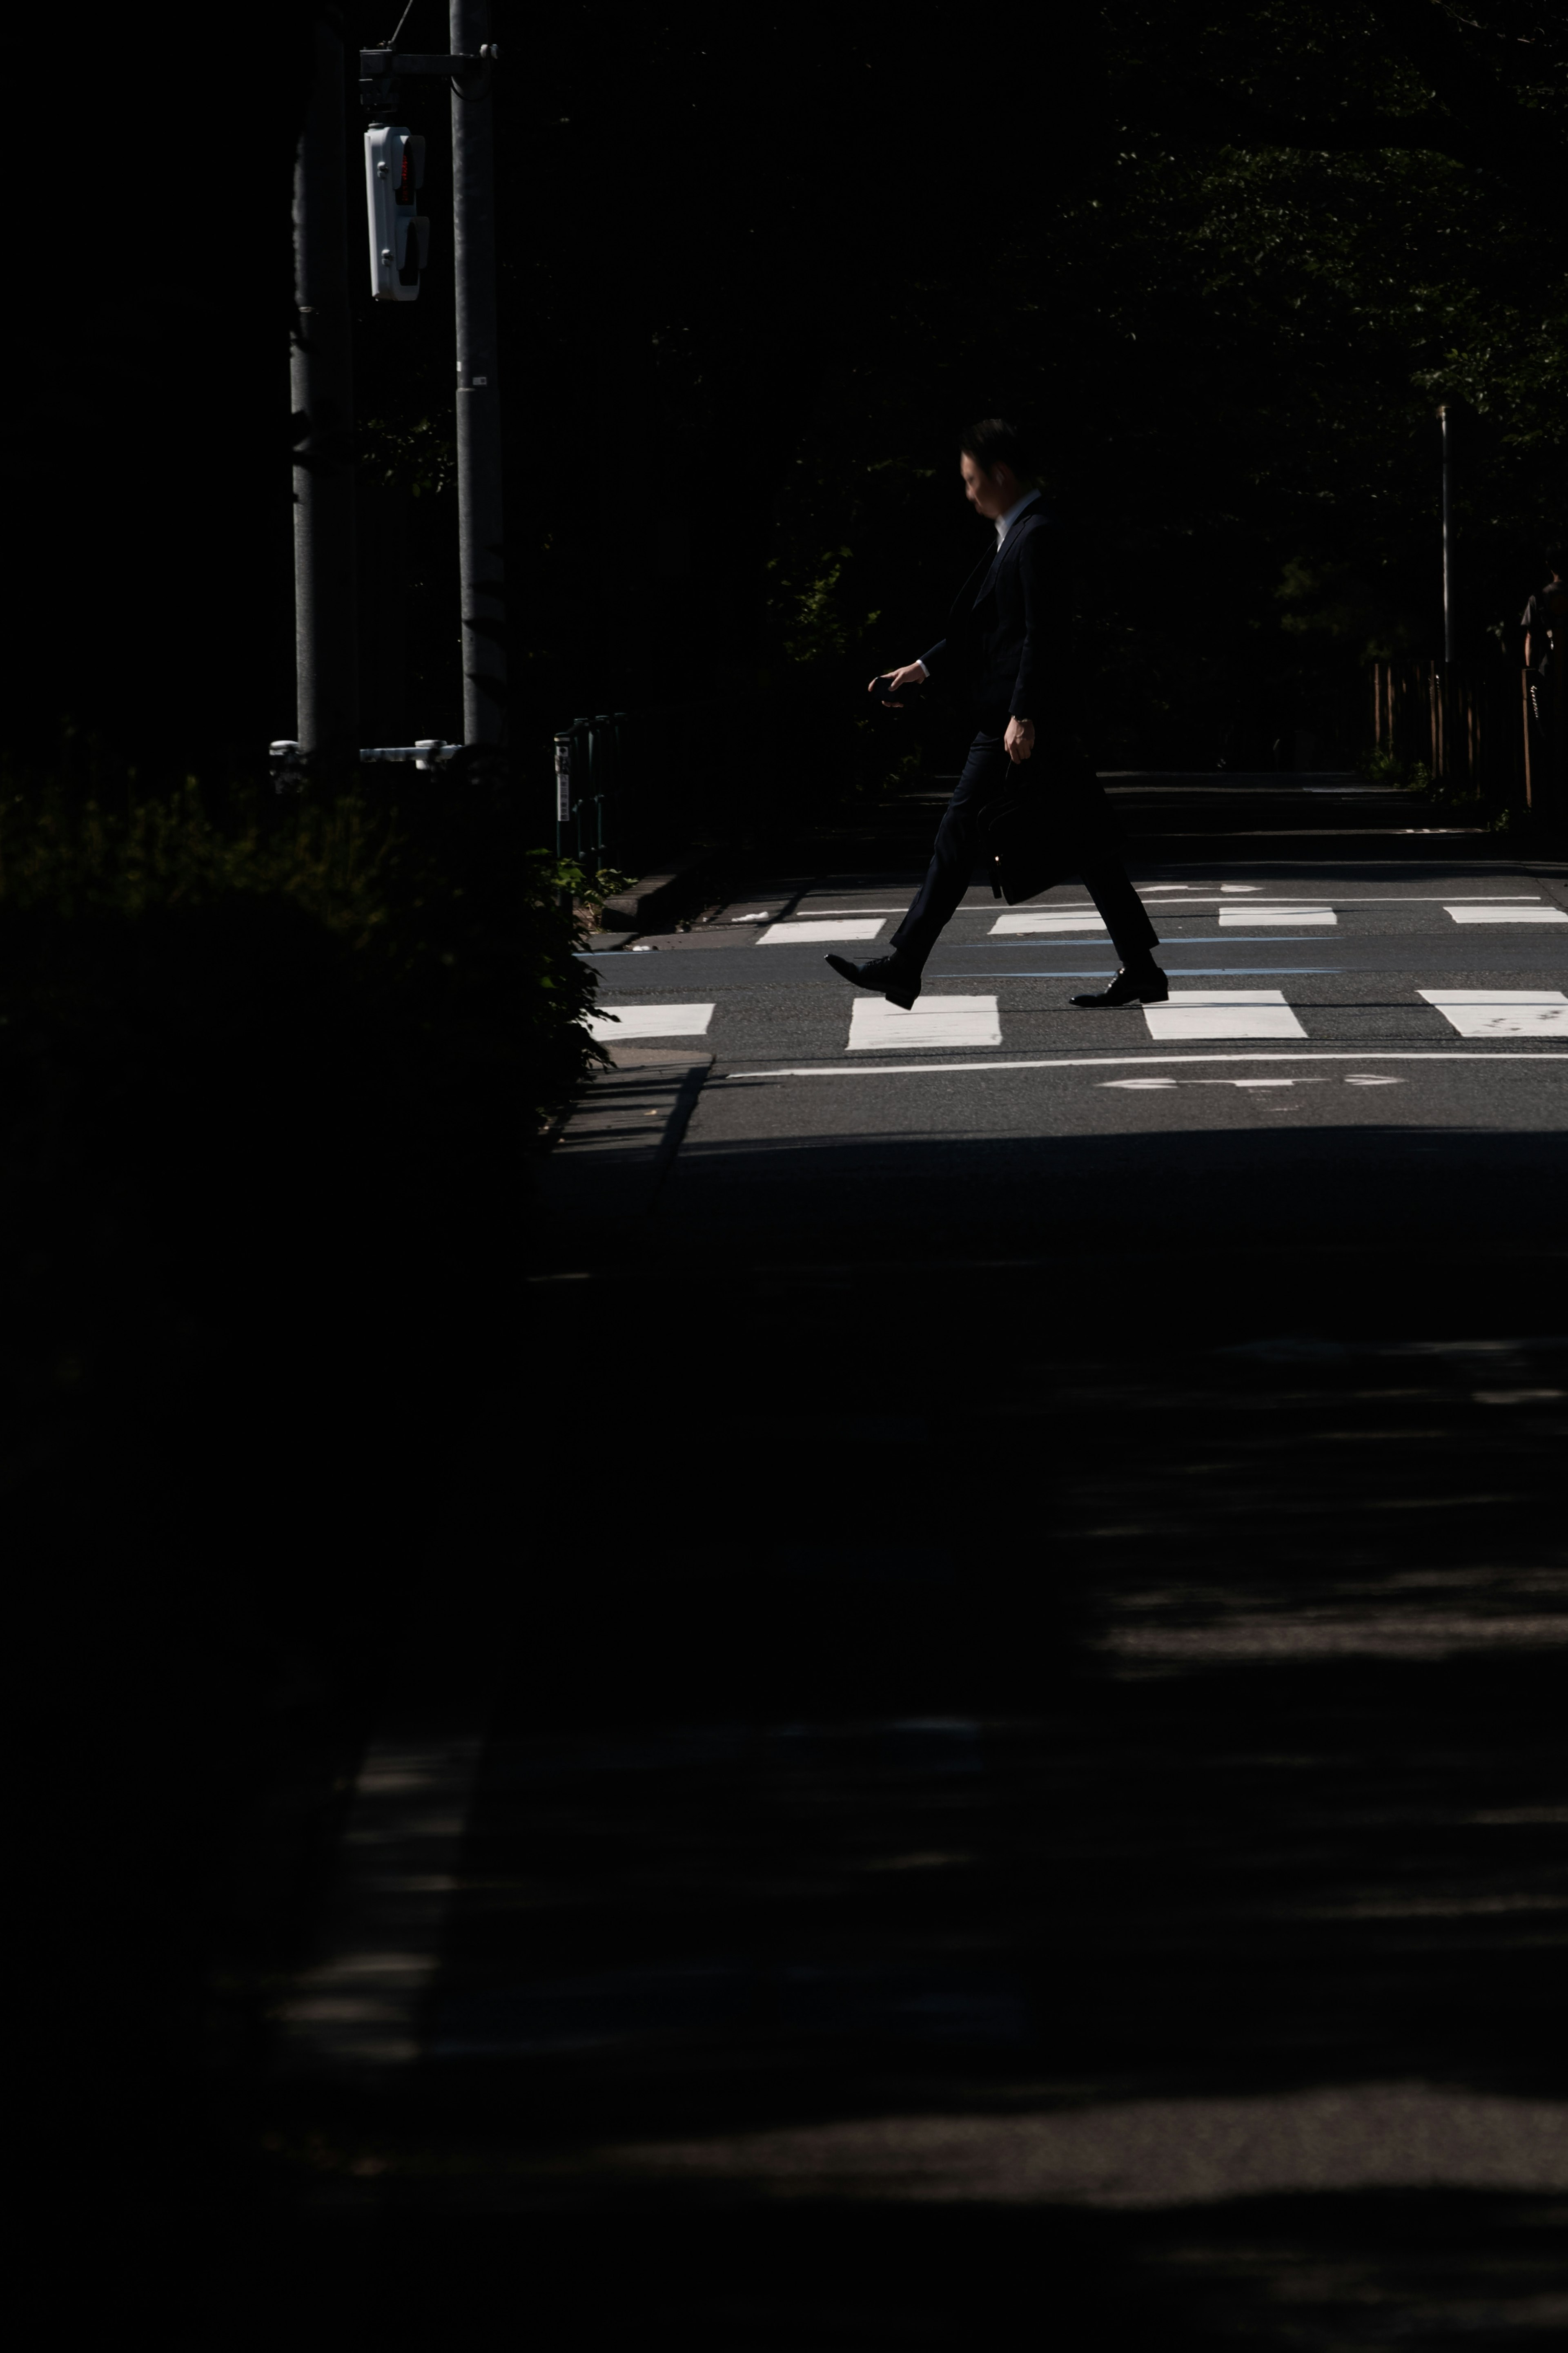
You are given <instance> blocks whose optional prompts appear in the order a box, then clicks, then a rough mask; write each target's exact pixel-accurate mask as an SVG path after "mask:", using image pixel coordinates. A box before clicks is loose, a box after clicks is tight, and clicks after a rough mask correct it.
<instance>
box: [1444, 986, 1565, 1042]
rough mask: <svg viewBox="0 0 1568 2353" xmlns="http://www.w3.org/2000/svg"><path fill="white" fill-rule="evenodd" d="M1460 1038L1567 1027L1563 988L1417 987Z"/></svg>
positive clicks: (1529, 1034) (1532, 1034) (1515, 1034)
mask: <svg viewBox="0 0 1568 2353" xmlns="http://www.w3.org/2000/svg"><path fill="white" fill-rule="evenodd" d="M1415 994H1416V996H1417V997H1425V998H1426V1002H1427V1004H1428V1005H1435V1006H1436V1008H1437V1010H1438V1012H1439V1013H1440V1014H1441V1015H1442V1017H1443V1018H1444V1020H1445V1021H1447V1023H1449V1025H1450V1026H1451V1027H1452V1028H1453V1029H1457V1030H1458V1033H1459V1035H1460V1037H1461V1038H1534V1037H1536V1036H1538V1035H1539V1034H1540V1032H1541V1031H1542V1030H1543V1029H1547V1030H1556V1031H1559V1032H1561V1031H1563V1030H1568V997H1564V996H1563V991H1562V990H1561V989H1560V988H1418V989H1417V990H1416V992H1415Z"/></svg>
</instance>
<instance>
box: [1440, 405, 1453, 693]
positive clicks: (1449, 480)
mask: <svg viewBox="0 0 1568 2353" xmlns="http://www.w3.org/2000/svg"><path fill="white" fill-rule="evenodd" d="M1437 425H1438V428H1439V430H1440V431H1441V433H1442V436H1443V667H1444V669H1445V670H1449V669H1451V668H1452V667H1453V661H1454V447H1453V441H1452V438H1451V436H1450V432H1449V427H1448V406H1447V402H1446V401H1445V403H1444V404H1443V406H1442V407H1441V408H1440V409H1439V410H1438V411H1437Z"/></svg>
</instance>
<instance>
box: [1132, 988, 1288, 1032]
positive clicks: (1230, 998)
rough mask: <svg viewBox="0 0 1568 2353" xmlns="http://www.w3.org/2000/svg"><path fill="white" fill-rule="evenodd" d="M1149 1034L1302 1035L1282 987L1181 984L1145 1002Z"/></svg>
mask: <svg viewBox="0 0 1568 2353" xmlns="http://www.w3.org/2000/svg"><path fill="white" fill-rule="evenodd" d="M1143 1018H1144V1019H1145V1020H1146V1021H1147V1022H1148V1024H1149V1035H1150V1037H1151V1038H1304V1037H1305V1036H1306V1034H1307V1033H1306V1031H1305V1030H1304V1029H1302V1027H1301V1025H1300V1022H1299V1021H1298V1020H1297V1018H1296V1016H1295V1015H1294V1014H1293V1013H1292V1012H1291V1010H1290V1008H1289V1006H1288V1005H1287V1004H1286V1002H1285V992H1284V990H1283V989H1282V988H1182V989H1176V990H1173V992H1172V995H1171V998H1170V1002H1169V1003H1168V1004H1165V1005H1146V1006H1145V1007H1144V1008H1143Z"/></svg>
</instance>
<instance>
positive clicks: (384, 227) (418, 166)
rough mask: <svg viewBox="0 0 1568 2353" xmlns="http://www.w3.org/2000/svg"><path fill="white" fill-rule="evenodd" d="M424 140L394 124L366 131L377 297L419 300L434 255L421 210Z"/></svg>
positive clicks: (373, 276)
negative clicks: (423, 277) (423, 274)
mask: <svg viewBox="0 0 1568 2353" xmlns="http://www.w3.org/2000/svg"><path fill="white" fill-rule="evenodd" d="M424 185H425V142H424V140H423V139H421V138H420V137H419V136H418V134H417V133H416V132H409V131H405V130H402V129H399V128H398V127H397V125H395V124H386V123H384V124H379V125H378V126H377V128H376V129H375V130H374V131H367V132H365V134H364V193H365V209H366V211H367V212H368V213H369V215H370V290H371V292H372V293H373V294H374V297H375V299H376V301H378V302H417V301H418V300H419V273H420V271H421V270H422V269H424V267H425V264H426V261H427V260H428V259H429V258H430V224H429V222H428V221H427V220H425V219H423V218H422V217H421V216H420V212H419V191H420V189H421V188H422V187H423V186H424Z"/></svg>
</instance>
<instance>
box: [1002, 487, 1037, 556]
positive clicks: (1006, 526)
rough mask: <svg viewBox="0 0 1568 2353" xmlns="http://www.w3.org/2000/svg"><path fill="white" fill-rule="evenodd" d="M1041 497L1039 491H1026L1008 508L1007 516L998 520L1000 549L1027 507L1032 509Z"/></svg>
mask: <svg viewBox="0 0 1568 2353" xmlns="http://www.w3.org/2000/svg"><path fill="white" fill-rule="evenodd" d="M1039 495H1040V494H1039V492H1038V491H1025V492H1024V495H1023V497H1022V498H1021V499H1016V500H1015V501H1014V502H1013V504H1012V505H1011V506H1010V507H1009V508H1008V510H1007V512H1006V513H1005V515H1001V516H999V517H998V518H997V522H996V544H997V546H998V547H1000V546H1001V544H1002V542H1003V541H1004V540H1005V538H1006V536H1007V533H1009V532H1010V531H1011V530H1012V528H1013V525H1014V524H1015V523H1016V522H1017V520H1018V517H1019V516H1020V515H1021V514H1022V513H1023V512H1024V509H1025V508H1026V507H1032V506H1033V505H1034V503H1035V501H1036V500H1037V498H1038V497H1039Z"/></svg>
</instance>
